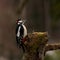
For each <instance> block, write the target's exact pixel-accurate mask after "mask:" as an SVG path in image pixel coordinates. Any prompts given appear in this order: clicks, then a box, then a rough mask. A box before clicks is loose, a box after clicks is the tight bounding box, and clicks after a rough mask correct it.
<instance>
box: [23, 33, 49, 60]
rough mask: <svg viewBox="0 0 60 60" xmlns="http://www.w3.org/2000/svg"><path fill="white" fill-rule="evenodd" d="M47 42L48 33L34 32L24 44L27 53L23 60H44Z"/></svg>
mask: <svg viewBox="0 0 60 60" xmlns="http://www.w3.org/2000/svg"><path fill="white" fill-rule="evenodd" d="M47 41H48V37H47V32H34V33H32V34H28V37H27V38H26V41H25V43H24V44H25V46H26V47H25V51H26V52H25V53H24V56H23V60H43V56H44V50H45V46H46V44H47Z"/></svg>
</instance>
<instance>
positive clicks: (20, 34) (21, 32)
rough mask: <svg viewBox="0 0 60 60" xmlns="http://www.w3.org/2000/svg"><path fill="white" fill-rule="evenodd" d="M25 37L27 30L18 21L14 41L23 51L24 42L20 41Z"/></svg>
mask: <svg viewBox="0 0 60 60" xmlns="http://www.w3.org/2000/svg"><path fill="white" fill-rule="evenodd" d="M26 36H27V28H26V26H25V25H24V22H23V21H22V20H21V19H18V21H17V26H16V41H17V46H18V47H22V49H23V51H24V42H23V41H22V40H23V39H24V38H25V37H26Z"/></svg>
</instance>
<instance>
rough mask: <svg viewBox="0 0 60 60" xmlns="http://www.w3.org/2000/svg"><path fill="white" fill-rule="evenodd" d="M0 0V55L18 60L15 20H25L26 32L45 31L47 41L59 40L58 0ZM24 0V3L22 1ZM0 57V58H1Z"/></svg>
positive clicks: (59, 12)
mask: <svg viewBox="0 0 60 60" xmlns="http://www.w3.org/2000/svg"><path fill="white" fill-rule="evenodd" d="M24 1H25V0H0V56H1V59H2V57H3V56H4V57H9V58H10V60H19V59H20V57H21V56H20V55H21V52H20V50H19V49H18V48H17V47H16V39H15V28H16V20H17V19H18V17H21V18H22V19H23V20H26V22H25V25H26V27H27V29H28V33H31V32H33V31H40V32H41V31H47V32H48V34H49V43H54V42H59V41H60V0H26V1H25V2H24ZM23 2H24V3H23ZM1 59H0V60H1ZM4 59H5V58H4Z"/></svg>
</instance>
